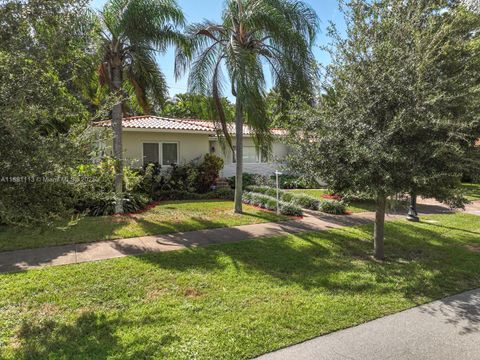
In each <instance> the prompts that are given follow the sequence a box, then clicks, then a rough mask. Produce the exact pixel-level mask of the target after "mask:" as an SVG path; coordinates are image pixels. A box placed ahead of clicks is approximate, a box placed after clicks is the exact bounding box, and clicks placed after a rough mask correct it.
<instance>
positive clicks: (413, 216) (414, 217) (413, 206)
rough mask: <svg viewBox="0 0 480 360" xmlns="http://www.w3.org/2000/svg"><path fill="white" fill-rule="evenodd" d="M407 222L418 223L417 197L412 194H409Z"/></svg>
mask: <svg viewBox="0 0 480 360" xmlns="http://www.w3.org/2000/svg"><path fill="white" fill-rule="evenodd" d="M407 220H408V221H414V222H418V221H420V218H419V217H418V212H417V195H415V194H414V193H411V194H410V207H409V209H408V214H407Z"/></svg>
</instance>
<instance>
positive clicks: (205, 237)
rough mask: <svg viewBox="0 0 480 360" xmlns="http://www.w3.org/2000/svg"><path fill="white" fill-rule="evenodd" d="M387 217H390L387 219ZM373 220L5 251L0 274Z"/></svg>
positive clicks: (329, 218) (367, 216)
mask: <svg viewBox="0 0 480 360" xmlns="http://www.w3.org/2000/svg"><path fill="white" fill-rule="evenodd" d="M388 218H389V219H390V218H393V217H391V216H390V217H388ZM373 219H374V213H370V212H366V213H358V214H353V215H350V216H345V215H328V214H322V213H315V212H309V213H307V214H305V216H304V217H303V218H302V219H300V220H289V221H282V222H277V223H272V222H270V223H263V224H253V225H241V226H235V227H230V228H217V229H208V230H199V231H190V232H182V233H174V234H168V235H153V236H141V237H135V238H128V239H118V240H110V241H99V242H92V243H83V244H70V245H62V246H51V247H44V248H38V249H26V250H15V251H6V252H0V273H2V272H11V271H21V270H28V269H33V268H38V267H44V266H54V265H66V264H74V263H81V262H88V261H97V260H105V259H112V258H118V257H124V256H129V255H139V254H144V253H150V252H162V251H173V250H178V249H183V248H189V247H196V246H205V245H210V244H220V243H228V242H234V241H242V240H250V239H253V238H258V237H266V236H277V235H285V234H293V233H298V232H303V231H322V230H328V229H333V228H339V227H343V226H355V225H361V224H367V223H370V222H372V221H373Z"/></svg>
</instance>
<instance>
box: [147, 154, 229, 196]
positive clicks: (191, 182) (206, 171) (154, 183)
mask: <svg viewBox="0 0 480 360" xmlns="http://www.w3.org/2000/svg"><path fill="white" fill-rule="evenodd" d="M222 168H223V160H222V159H221V158H219V157H218V156H216V155H212V154H206V155H205V156H204V158H203V161H202V162H200V163H196V162H194V161H192V162H189V163H187V164H185V165H171V166H167V167H165V168H163V169H162V167H161V166H160V165H158V164H149V165H147V166H146V167H144V169H143V170H141V172H140V173H141V175H142V177H143V178H142V182H141V184H140V185H139V187H138V190H139V191H142V192H144V193H146V194H148V195H149V196H150V197H152V198H154V199H157V198H159V196H160V195H164V194H165V192H167V191H176V192H187V193H194V192H196V193H207V192H209V191H210V190H211V189H212V186H213V185H214V184H215V181H216V180H217V178H218V173H219V171H220V170H221V169H222Z"/></svg>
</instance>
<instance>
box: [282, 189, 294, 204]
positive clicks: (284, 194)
mask: <svg viewBox="0 0 480 360" xmlns="http://www.w3.org/2000/svg"><path fill="white" fill-rule="evenodd" d="M281 196H282V201H285V202H292V201H293V199H294V198H295V195H294V194H293V193H291V192H286V191H284V192H282V195H281Z"/></svg>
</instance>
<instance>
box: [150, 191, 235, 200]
mask: <svg viewBox="0 0 480 360" xmlns="http://www.w3.org/2000/svg"><path fill="white" fill-rule="evenodd" d="M233 197H234V192H233V190H231V189H217V190H214V191H209V192H207V193H203V194H199V193H194V192H188V191H160V192H157V200H215V199H222V200H233Z"/></svg>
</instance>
